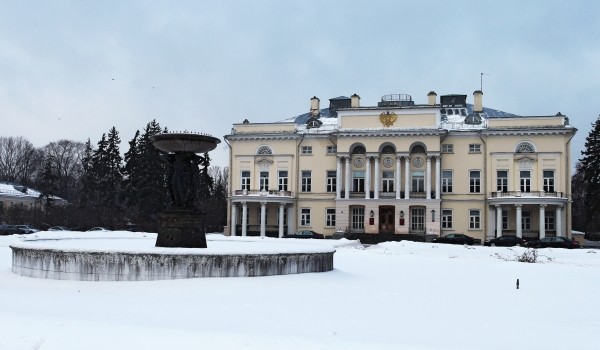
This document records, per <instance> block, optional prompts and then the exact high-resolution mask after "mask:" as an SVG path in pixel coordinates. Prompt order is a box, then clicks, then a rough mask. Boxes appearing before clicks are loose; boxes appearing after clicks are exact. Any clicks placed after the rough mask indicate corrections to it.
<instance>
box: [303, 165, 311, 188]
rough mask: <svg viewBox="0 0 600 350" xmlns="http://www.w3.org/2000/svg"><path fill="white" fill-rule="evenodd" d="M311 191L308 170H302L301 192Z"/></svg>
mask: <svg viewBox="0 0 600 350" xmlns="http://www.w3.org/2000/svg"><path fill="white" fill-rule="evenodd" d="M311 190H312V179H311V171H310V170H302V192H310V191H311Z"/></svg>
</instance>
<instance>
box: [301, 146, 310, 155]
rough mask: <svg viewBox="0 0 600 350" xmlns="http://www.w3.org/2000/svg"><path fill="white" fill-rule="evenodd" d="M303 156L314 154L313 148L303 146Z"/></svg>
mask: <svg viewBox="0 0 600 350" xmlns="http://www.w3.org/2000/svg"><path fill="white" fill-rule="evenodd" d="M302 154H312V146H302Z"/></svg>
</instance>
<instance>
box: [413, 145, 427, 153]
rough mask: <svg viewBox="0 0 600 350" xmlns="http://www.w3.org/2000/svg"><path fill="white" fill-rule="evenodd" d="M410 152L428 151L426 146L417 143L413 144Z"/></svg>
mask: <svg viewBox="0 0 600 350" xmlns="http://www.w3.org/2000/svg"><path fill="white" fill-rule="evenodd" d="M410 153H426V152H425V147H423V146H421V145H415V146H413V148H412V149H411V150H410Z"/></svg>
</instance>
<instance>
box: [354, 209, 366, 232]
mask: <svg viewBox="0 0 600 350" xmlns="http://www.w3.org/2000/svg"><path fill="white" fill-rule="evenodd" d="M351 225H352V229H353V230H364V229H365V208H364V207H353V208H352V222H351Z"/></svg>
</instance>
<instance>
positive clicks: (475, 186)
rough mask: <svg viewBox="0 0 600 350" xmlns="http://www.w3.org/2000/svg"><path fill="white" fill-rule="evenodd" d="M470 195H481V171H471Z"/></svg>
mask: <svg viewBox="0 0 600 350" xmlns="http://www.w3.org/2000/svg"><path fill="white" fill-rule="evenodd" d="M474 173H477V177H474V176H473V175H474ZM469 193H481V170H469Z"/></svg>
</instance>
